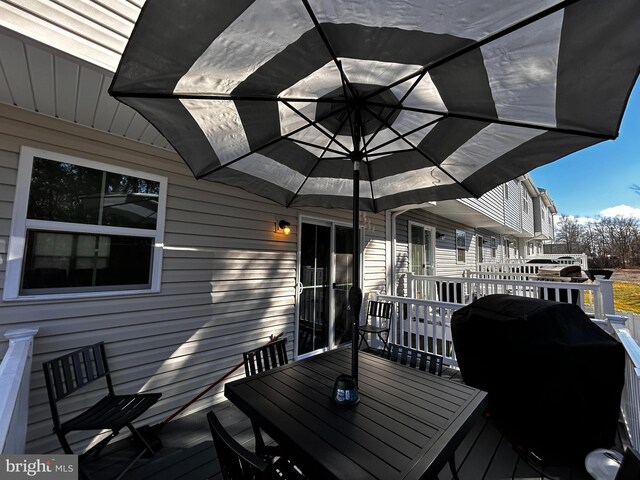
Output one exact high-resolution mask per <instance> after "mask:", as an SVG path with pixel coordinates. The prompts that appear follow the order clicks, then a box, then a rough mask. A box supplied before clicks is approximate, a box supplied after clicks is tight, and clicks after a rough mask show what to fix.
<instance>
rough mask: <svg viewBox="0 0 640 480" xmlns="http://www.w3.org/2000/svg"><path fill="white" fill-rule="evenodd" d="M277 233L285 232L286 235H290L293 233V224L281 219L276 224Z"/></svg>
mask: <svg viewBox="0 0 640 480" xmlns="http://www.w3.org/2000/svg"><path fill="white" fill-rule="evenodd" d="M276 233H284V234H285V235H289V234H290V233H291V224H290V223H289V222H287V221H286V220H280V221H279V222H278V223H277V224H276Z"/></svg>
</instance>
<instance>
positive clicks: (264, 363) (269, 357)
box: [242, 337, 289, 377]
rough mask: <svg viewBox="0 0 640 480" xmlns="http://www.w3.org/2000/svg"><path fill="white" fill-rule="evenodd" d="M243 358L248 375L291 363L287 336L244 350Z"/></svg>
mask: <svg viewBox="0 0 640 480" xmlns="http://www.w3.org/2000/svg"><path fill="white" fill-rule="evenodd" d="M242 358H243V360H244V372H245V374H246V376H247V377H249V376H251V375H255V374H256V373H262V372H266V371H267V370H271V369H272V368H275V367H279V366H280V365H285V364H287V363H289V359H288V357H287V338H286V337H284V338H281V339H279V340H276V341H275V342H271V343H268V344H267V345H263V346H262V347H258V348H254V349H253V350H249V351H248V352H244V353H243V354H242Z"/></svg>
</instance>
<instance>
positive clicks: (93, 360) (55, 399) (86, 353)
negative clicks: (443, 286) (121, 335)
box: [42, 342, 162, 476]
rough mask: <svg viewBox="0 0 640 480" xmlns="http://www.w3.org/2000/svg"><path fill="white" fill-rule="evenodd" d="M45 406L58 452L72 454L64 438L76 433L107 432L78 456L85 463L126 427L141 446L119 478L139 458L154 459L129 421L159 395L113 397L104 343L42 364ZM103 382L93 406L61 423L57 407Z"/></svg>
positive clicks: (145, 442)
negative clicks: (59, 447)
mask: <svg viewBox="0 0 640 480" xmlns="http://www.w3.org/2000/svg"><path fill="white" fill-rule="evenodd" d="M42 366H43V369H44V374H45V382H46V385H47V393H48V395H49V405H50V407H51V416H52V419H53V431H54V432H55V434H56V435H57V436H58V440H59V441H60V444H61V445H62V449H63V450H64V452H65V453H67V454H75V452H74V451H73V450H72V449H71V446H70V445H69V442H68V441H67V439H66V436H67V435H68V434H69V433H70V432H72V431H79V430H97V431H102V430H109V431H110V433H109V434H108V435H107V436H106V437H105V438H103V439H102V440H100V441H99V442H98V443H96V444H95V445H94V446H93V447H91V448H89V449H88V450H86V451H85V452H83V453H81V454H80V455H79V457H80V460H85V459H86V458H87V457H88V456H90V455H97V454H98V453H99V452H100V451H101V450H102V449H103V448H104V447H106V446H107V444H108V443H109V442H110V441H111V440H112V439H113V438H115V437H116V436H117V435H118V433H119V432H120V430H122V429H123V428H124V427H127V428H128V429H129V431H130V432H131V434H132V435H133V437H134V438H135V439H136V441H137V442H139V444H140V445H142V446H143V449H142V451H141V452H140V453H139V454H138V456H137V457H136V458H135V459H134V460H133V461H132V462H131V463H130V464H129V465H127V467H126V468H125V469H124V470H123V472H122V473H121V474H120V476H122V475H123V474H124V473H125V472H126V471H127V470H129V468H131V466H132V465H133V464H134V463H135V461H137V460H138V459H139V458H140V457H141V456H142V455H143V454H145V453H149V454H150V455H155V452H154V449H153V448H152V447H151V446H150V445H149V443H148V442H147V440H145V438H144V437H143V436H142V435H141V434H140V433H139V432H138V430H136V428H135V427H134V426H133V423H132V422H133V421H134V420H136V419H137V418H138V417H140V415H142V414H143V413H144V412H146V411H147V410H148V409H149V408H150V407H151V406H152V405H153V404H154V403H156V402H157V401H158V399H159V398H160V396H161V395H162V394H161V393H137V394H131V395H116V394H115V392H114V389H113V382H112V380H111V371H110V370H109V365H108V363H107V356H106V353H105V348H104V342H100V343H96V344H95V345H90V346H87V347H84V348H81V349H79V350H76V351H74V352H71V353H67V354H65V355H62V356H60V357H58V358H54V359H53V360H49V361H47V362H44V363H43V365H42ZM101 379H104V381H105V382H106V387H107V394H106V395H105V396H104V397H103V398H102V399H101V400H99V401H98V402H97V403H95V404H94V405H92V406H91V407H89V408H88V409H86V410H85V411H84V412H82V413H80V414H79V415H76V416H74V417H73V418H70V419H68V420H65V421H62V420H61V416H60V412H59V410H58V403H59V402H60V401H61V400H63V399H65V398H66V397H68V396H69V395H71V394H72V393H74V392H77V391H78V390H79V389H82V388H83V387H86V386H88V385H89V384H92V385H96V384H95V382H97V381H99V380H101Z"/></svg>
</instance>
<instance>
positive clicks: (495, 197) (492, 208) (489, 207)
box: [459, 185, 505, 223]
mask: <svg viewBox="0 0 640 480" xmlns="http://www.w3.org/2000/svg"><path fill="white" fill-rule="evenodd" d="M459 201H460V203H463V204H465V205H468V206H470V207H471V208H473V209H475V210H477V211H478V212H482V213H483V214H484V215H486V216H487V217H489V218H490V219H491V220H494V221H496V222H499V223H502V222H503V220H504V204H505V200H504V186H503V185H499V186H497V187H496V188H493V189H492V190H489V191H488V192H487V193H485V194H484V195H482V196H481V197H480V198H461V199H460V200H459Z"/></svg>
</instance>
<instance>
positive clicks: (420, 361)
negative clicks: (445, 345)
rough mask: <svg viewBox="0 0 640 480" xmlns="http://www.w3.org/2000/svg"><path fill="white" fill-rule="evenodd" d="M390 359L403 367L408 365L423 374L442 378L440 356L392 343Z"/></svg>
mask: <svg viewBox="0 0 640 480" xmlns="http://www.w3.org/2000/svg"><path fill="white" fill-rule="evenodd" d="M389 358H390V359H391V361H393V362H398V363H400V364H401V365H408V366H410V367H411V368H419V369H420V370H422V371H423V372H429V373H432V374H435V375H438V376H442V357H441V356H440V355H436V354H433V353H427V352H422V351H420V350H415V349H413V348H409V347H405V346H403V345H398V344H396V343H392V344H391V345H390V348H389Z"/></svg>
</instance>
